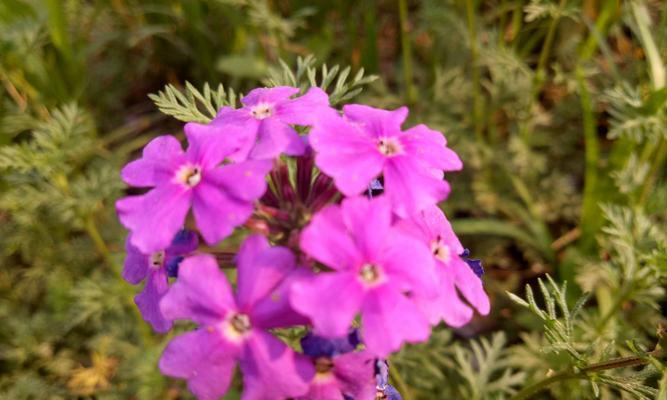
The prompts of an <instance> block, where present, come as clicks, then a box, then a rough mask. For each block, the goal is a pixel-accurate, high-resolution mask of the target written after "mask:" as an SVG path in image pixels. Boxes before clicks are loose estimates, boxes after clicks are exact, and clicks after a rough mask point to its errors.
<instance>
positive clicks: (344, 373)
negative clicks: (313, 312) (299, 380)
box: [297, 330, 375, 400]
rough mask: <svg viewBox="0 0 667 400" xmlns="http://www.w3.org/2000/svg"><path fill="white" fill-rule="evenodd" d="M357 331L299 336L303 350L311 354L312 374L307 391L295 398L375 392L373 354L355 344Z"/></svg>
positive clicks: (315, 399) (327, 399) (306, 399)
mask: <svg viewBox="0 0 667 400" xmlns="http://www.w3.org/2000/svg"><path fill="white" fill-rule="evenodd" d="M358 339H359V338H358V336H357V331H356V330H352V331H350V333H349V334H348V335H347V336H344V337H340V338H335V339H328V338H324V337H321V336H317V335H314V334H312V333H308V335H306V336H305V337H304V338H303V339H301V347H302V349H303V353H304V354H305V355H307V356H309V357H311V362H312V363H313V366H314V367H315V375H314V376H313V379H312V380H311V382H310V388H309V390H308V393H306V394H305V395H304V396H302V397H298V398H297V399H298V400H330V399H342V398H345V399H347V398H350V399H370V398H372V397H373V394H374V393H375V381H374V380H373V358H372V357H371V356H370V355H368V354H367V353H366V352H364V351H359V352H355V351H354V349H355V348H356V346H357V345H358V344H359V342H358Z"/></svg>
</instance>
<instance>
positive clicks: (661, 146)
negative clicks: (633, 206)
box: [638, 137, 667, 206]
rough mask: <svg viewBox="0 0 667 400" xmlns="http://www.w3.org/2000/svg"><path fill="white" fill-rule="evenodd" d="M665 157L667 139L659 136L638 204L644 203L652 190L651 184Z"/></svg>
mask: <svg viewBox="0 0 667 400" xmlns="http://www.w3.org/2000/svg"><path fill="white" fill-rule="evenodd" d="M665 159H667V140H665V139H664V137H661V138H660V141H659V142H658V148H657V150H656V152H655V158H654V159H653V163H651V168H650V169H649V172H648V175H647V177H646V180H644V185H643V186H642V189H641V192H640V195H639V200H638V204H639V205H640V206H643V205H644V204H646V200H648V196H649V195H650V194H651V192H652V191H653V185H654V184H655V181H656V180H657V179H658V175H659V173H660V171H661V170H662V165H663V164H664V163H665Z"/></svg>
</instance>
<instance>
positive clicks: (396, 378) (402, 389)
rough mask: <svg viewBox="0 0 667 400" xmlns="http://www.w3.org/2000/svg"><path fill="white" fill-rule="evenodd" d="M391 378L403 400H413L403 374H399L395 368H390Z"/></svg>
mask: <svg viewBox="0 0 667 400" xmlns="http://www.w3.org/2000/svg"><path fill="white" fill-rule="evenodd" d="M389 378H390V379H391V381H392V382H393V383H394V385H396V390H398V392H399V393H400V394H401V396H402V397H403V400H411V399H412V394H411V393H410V389H409V387H408V385H407V384H406V383H405V381H404V380H403V377H402V376H401V374H399V373H398V372H397V371H396V370H395V369H394V368H389Z"/></svg>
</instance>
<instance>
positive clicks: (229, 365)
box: [160, 235, 314, 400]
mask: <svg viewBox="0 0 667 400" xmlns="http://www.w3.org/2000/svg"><path fill="white" fill-rule="evenodd" d="M294 263H295V260H294V256H293V255H292V253H291V252H290V251H289V250H288V249H286V248H283V247H270V246H269V244H268V242H267V240H266V238H264V237H263V236H260V235H252V236H250V237H248V238H247V239H246V240H245V241H244V243H243V245H242V246H241V249H240V252H239V254H238V262H237V264H238V266H237V267H238V285H237V291H236V294H234V293H233V292H232V290H231V287H230V284H229V282H228V281H227V279H226V278H225V276H224V274H223V273H222V272H221V271H220V270H219V269H218V266H217V264H216V262H215V259H214V258H213V257H212V256H209V255H197V256H193V257H189V258H186V259H185V260H183V261H182V262H181V265H180V268H179V277H178V280H177V282H176V283H175V284H174V285H173V286H172V287H171V288H170V290H169V292H168V293H167V295H165V297H164V298H163V299H162V302H161V304H160V305H161V309H162V312H163V314H164V315H165V317H167V318H170V319H188V320H191V321H194V322H196V323H197V324H198V325H199V329H197V330H196V331H193V332H189V333H185V334H183V335H181V336H178V337H176V338H175V339H173V340H172V341H171V342H170V343H169V345H168V346H167V348H166V349H165V351H164V354H163V355H162V358H161V359H160V369H161V370H162V373H164V374H165V375H168V376H172V377H176V378H182V379H186V380H187V381H188V388H189V389H190V390H191V391H192V393H194V394H195V395H196V396H197V398H199V399H202V400H208V399H218V398H219V397H220V396H222V395H224V394H225V393H226V392H227V390H228V388H229V384H230V382H231V379H232V376H233V371H234V368H235V366H236V365H237V363H238V365H239V366H240V368H241V371H242V372H243V382H244V391H243V396H242V399H243V400H254V399H262V400H265V399H266V400H272V399H276V400H278V399H281V400H282V399H284V398H286V397H296V396H300V395H303V394H304V393H306V392H307V391H308V382H310V380H311V379H312V377H313V375H314V368H313V365H312V363H311V362H310V361H309V360H308V359H307V358H306V357H305V356H303V355H298V354H296V353H294V352H293V351H292V350H291V349H290V348H289V347H287V346H286V345H285V344H284V343H283V342H282V341H280V340H279V339H277V338H275V337H274V336H273V335H272V334H271V333H269V332H268V330H270V329H274V328H282V327H287V326H292V325H294V324H301V323H304V322H306V321H305V320H304V318H303V317H301V316H300V315H298V314H296V313H294V312H293V311H292V310H291V309H290V307H289V304H288V301H287V297H286V294H287V287H288V286H289V282H288V280H286V277H287V276H288V274H290V273H291V272H293V271H294V268H295V265H294ZM288 279H289V278H288Z"/></svg>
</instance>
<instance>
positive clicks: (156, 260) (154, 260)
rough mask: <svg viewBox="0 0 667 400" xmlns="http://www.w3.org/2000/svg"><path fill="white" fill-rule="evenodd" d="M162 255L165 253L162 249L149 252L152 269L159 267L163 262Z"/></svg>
mask: <svg viewBox="0 0 667 400" xmlns="http://www.w3.org/2000/svg"><path fill="white" fill-rule="evenodd" d="M164 257H165V253H164V250H160V251H158V252H155V253H153V254H151V256H150V260H149V261H150V267H151V268H154V269H158V268H161V267H162V265H163V264H164Z"/></svg>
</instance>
